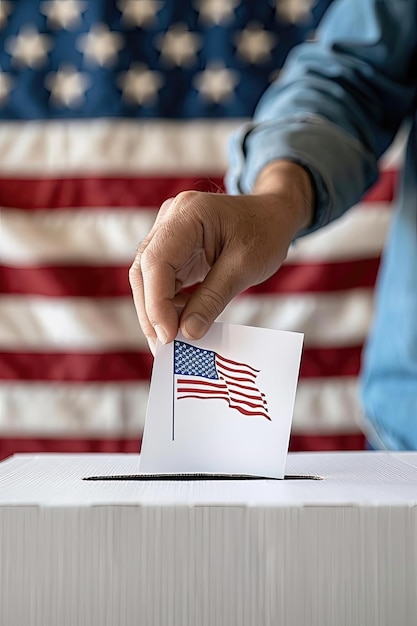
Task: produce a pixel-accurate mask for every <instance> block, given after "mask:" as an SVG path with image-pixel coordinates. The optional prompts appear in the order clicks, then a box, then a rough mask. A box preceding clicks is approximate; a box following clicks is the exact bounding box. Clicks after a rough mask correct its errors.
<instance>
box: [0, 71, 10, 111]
mask: <svg viewBox="0 0 417 626" xmlns="http://www.w3.org/2000/svg"><path fill="white" fill-rule="evenodd" d="M12 83H13V80H12V78H11V76H10V74H7V73H6V72H1V71H0V104H3V102H4V101H5V100H6V99H7V96H8V95H9V93H10V90H11V86H12Z"/></svg>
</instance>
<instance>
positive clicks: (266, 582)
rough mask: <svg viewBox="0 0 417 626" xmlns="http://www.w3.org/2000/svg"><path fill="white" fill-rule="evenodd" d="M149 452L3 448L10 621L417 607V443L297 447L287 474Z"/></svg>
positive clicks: (304, 620) (1, 530) (392, 619)
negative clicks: (400, 449) (151, 470)
mask: <svg viewBox="0 0 417 626" xmlns="http://www.w3.org/2000/svg"><path fill="white" fill-rule="evenodd" d="M138 464H139V457H138V456H136V455H40V456H32V455H18V456H15V457H13V458H11V459H8V460H6V461H4V462H3V463H1V464H0V540H1V544H0V624H1V626H58V625H59V626H125V625H126V626H130V625H132V626H133V625H134V626H139V625H143V626H220V625H222V626H223V625H225V626H226V625H227V626H303V625H306V626H307V625H308V626H327V625H328V626H392V625H394V624H395V625H397V624H398V625H399V626H408V625H410V626H411V625H415V624H416V623H417V572H416V545H417V513H416V506H415V505H416V502H417V453H401V454H394V453H372V452H369V453H343V454H335V453H325V454H311V453H310V454H290V455H289V456H288V461H287V468H286V475H287V476H289V477H288V478H286V479H285V480H273V479H269V480H266V479H248V480H245V479H234V480H231V479H230V477H225V479H224V480H213V479H208V480H172V479H171V480H161V479H160V477H158V476H156V477H155V478H154V479H153V480H148V479H145V480H140V481H139V480H126V479H123V476H124V477H126V476H129V477H131V475H134V474H136V473H137V471H138ZM99 475H104V476H106V477H108V476H118V475H121V476H122V478H120V479H118V480H97V481H95V480H92V481H86V480H83V479H84V478H86V477H91V476H99ZM296 476H320V477H321V478H322V480H313V479H310V478H296Z"/></svg>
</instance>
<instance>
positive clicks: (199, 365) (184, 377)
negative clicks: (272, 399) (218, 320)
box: [174, 341, 271, 420]
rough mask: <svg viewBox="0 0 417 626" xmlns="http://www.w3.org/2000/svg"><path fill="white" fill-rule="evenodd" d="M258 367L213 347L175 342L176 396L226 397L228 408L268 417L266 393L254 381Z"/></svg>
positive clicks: (245, 413)
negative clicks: (237, 359)
mask: <svg viewBox="0 0 417 626" xmlns="http://www.w3.org/2000/svg"><path fill="white" fill-rule="evenodd" d="M258 374H259V370H257V369H255V368H253V367H251V366H250V365H247V364H246V363H240V362H238V361H232V360H230V359H226V358H225V357H223V356H221V355H220V354H218V353H217V352H213V351H212V350H205V349H203V348H197V347H195V346H192V345H190V344H188V343H184V342H183V341H175V342H174V376H176V398H177V400H184V399H186V398H197V399H200V400H213V399H216V400H219V399H220V400H226V402H227V403H228V404H229V407H230V408H231V409H236V410H237V411H239V413H242V414H243V415H247V416H261V417H265V418H266V419H268V420H270V419H271V418H270V416H269V414H268V405H267V401H266V398H265V394H263V393H261V391H260V390H259V389H258V387H257V385H256V384H255V381H256V378H257V375H258Z"/></svg>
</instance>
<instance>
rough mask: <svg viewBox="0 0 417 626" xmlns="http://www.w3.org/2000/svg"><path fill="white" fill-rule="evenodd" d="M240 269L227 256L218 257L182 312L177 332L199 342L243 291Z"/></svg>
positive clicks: (243, 283)
mask: <svg viewBox="0 0 417 626" xmlns="http://www.w3.org/2000/svg"><path fill="white" fill-rule="evenodd" d="M242 267H243V265H242V266H241V265H239V263H236V262H232V260H231V258H230V257H229V256H228V255H226V254H222V255H221V256H220V257H219V258H218V260H217V261H216V263H215V264H214V265H213V267H212V268H211V270H210V271H209V273H208V274H207V276H206V277H205V279H204V281H203V282H202V283H201V284H200V285H199V286H198V287H197V289H196V290H195V291H194V292H193V293H192V295H191V296H190V298H189V299H188V301H187V304H186V306H185V307H184V309H183V311H182V313H181V318H180V330H181V332H182V334H183V335H184V336H185V337H187V339H191V340H193V339H201V337H203V335H205V333H206V332H207V331H208V330H209V328H210V326H211V325H212V323H213V322H214V321H215V320H216V318H217V317H218V316H219V315H220V313H221V312H222V311H223V309H224V308H225V307H226V306H227V305H228V304H229V302H230V301H231V300H232V298H234V297H235V296H236V295H237V294H238V293H240V292H241V291H243V290H244V289H246V287H247V286H248V284H249V282H246V281H245V280H244V275H243V271H242V269H241V268H242Z"/></svg>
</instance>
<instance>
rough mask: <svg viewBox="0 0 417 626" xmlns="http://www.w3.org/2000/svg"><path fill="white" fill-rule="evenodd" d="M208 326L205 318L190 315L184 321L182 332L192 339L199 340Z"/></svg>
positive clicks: (199, 315)
mask: <svg viewBox="0 0 417 626" xmlns="http://www.w3.org/2000/svg"><path fill="white" fill-rule="evenodd" d="M208 325H209V323H208V320H207V318H206V317H204V315H201V314H200V313H191V315H189V316H188V317H187V318H186V319H185V320H184V330H185V331H186V333H187V335H189V337H190V338H193V339H201V337H202V336H203V335H204V333H205V332H206V330H207V327H208Z"/></svg>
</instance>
